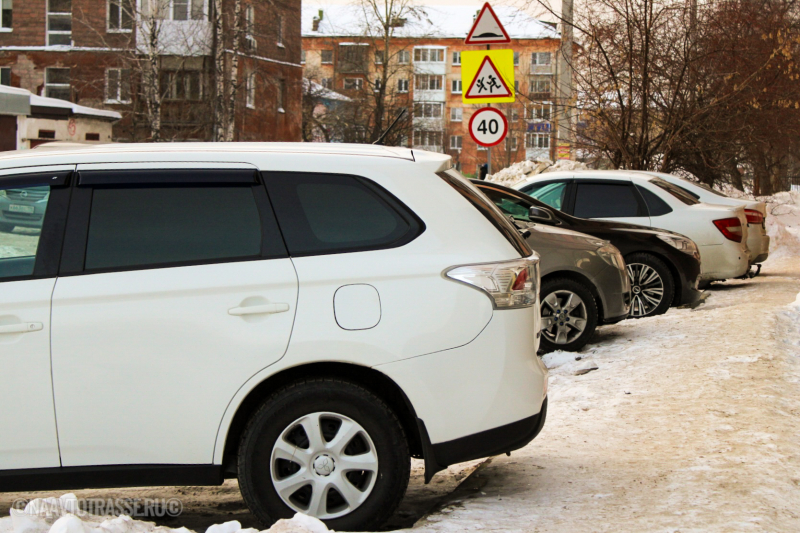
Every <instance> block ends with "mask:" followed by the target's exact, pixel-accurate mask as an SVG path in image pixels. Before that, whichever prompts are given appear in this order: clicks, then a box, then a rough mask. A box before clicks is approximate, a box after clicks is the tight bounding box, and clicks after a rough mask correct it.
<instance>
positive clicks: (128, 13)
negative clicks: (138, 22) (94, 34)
mask: <svg viewBox="0 0 800 533" xmlns="http://www.w3.org/2000/svg"><path fill="white" fill-rule="evenodd" d="M132 30H133V12H132V10H131V7H130V4H129V3H128V2H127V0H108V31H114V32H116V31H120V32H122V31H132Z"/></svg>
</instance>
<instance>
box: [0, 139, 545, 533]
mask: <svg viewBox="0 0 800 533" xmlns="http://www.w3.org/2000/svg"><path fill="white" fill-rule="evenodd" d="M450 167H451V162H450V158H449V157H447V156H444V155H441V154H432V153H427V152H419V151H413V152H412V151H411V150H408V149H399V148H385V147H379V146H376V147H372V146H348V145H330V144H327V145H324V144H319V145H312V144H225V145H215V144H185V145H178V144H160V145H152V144H150V145H113V146H112V145H109V146H96V147H89V148H78V149H64V150H58V149H53V150H47V151H41V152H40V151H36V150H34V151H28V152H17V153H13V154H10V155H7V156H3V157H0V198H2V200H3V203H2V206H3V210H4V213H3V215H4V216H5V220H6V221H13V222H8V224H12V223H13V226H12V227H11V228H9V227H5V228H0V365H2V366H1V367H0V405H3V406H5V408H4V409H2V410H0V427H3V428H5V430H4V431H2V432H0V490H3V491H20V490H51V489H52V490H55V489H77V488H88V487H121V486H136V485H148V486H149V485H204V484H205V485H216V484H220V483H222V481H223V479H224V478H229V477H238V480H239V484H240V486H241V490H242V494H243V496H244V498H245V500H246V501H247V503H248V505H249V506H250V508H251V509H252V511H253V513H254V514H255V515H256V516H257V517H258V518H259V519H260V520H261V521H263V522H264V523H269V522H271V521H273V520H275V519H278V518H282V517H288V516H291V515H292V514H294V512H296V511H300V512H304V513H306V514H309V515H313V516H316V517H318V518H320V519H323V520H325V521H326V522H327V523H328V524H329V525H330V526H331V527H332V528H335V529H338V530H342V529H344V530H350V529H359V528H363V529H371V528H376V527H378V526H379V525H380V523H381V522H383V521H384V520H386V519H387V518H388V517H389V516H390V515H391V514H392V513H393V512H394V510H395V509H396V507H397V505H398V503H399V501H400V500H401V499H402V497H403V494H404V492H405V489H406V486H407V484H408V477H409V468H410V461H409V457H410V456H413V457H420V458H424V460H425V469H426V472H425V475H426V481H428V480H430V478H431V477H432V476H433V475H434V474H435V473H436V472H437V471H439V470H441V469H443V468H445V467H447V466H448V465H450V464H453V463H457V462H461V461H466V460H470V459H476V458H479V457H485V456H490V455H494V454H498V453H503V452H507V451H511V450H515V449H518V448H520V447H522V446H524V445H525V444H527V443H528V442H530V441H531V440H532V439H533V438H534V437H535V436H536V435H537V434H538V432H539V431H540V430H541V428H542V425H543V424H544V420H545V415H546V408H547V400H546V394H547V371H546V369H545V367H544V366H543V365H542V363H541V362H540V361H539V359H538V358H537V357H536V351H537V348H538V338H537V337H538V335H539V316H538V309H539V306H538V305H537V302H538V284H539V273H538V258H537V257H536V256H535V255H534V254H533V252H532V251H531V250H530V248H529V247H528V246H527V244H526V243H525V241H524V240H523V239H522V238H521V236H520V235H519V233H518V232H517V231H516V230H515V229H514V227H513V226H511V224H510V223H509V222H508V221H507V220H506V219H505V218H504V217H503V215H502V214H501V213H500V212H499V211H498V210H497V209H496V207H495V206H494V204H492V203H491V202H490V201H489V200H488V199H487V198H486V197H485V196H483V194H482V193H480V192H479V191H478V190H477V189H476V188H475V187H473V186H472V185H471V184H469V183H468V182H467V181H465V180H464V179H463V178H462V177H461V176H460V175H458V173H457V172H455V171H454V170H451V169H450Z"/></svg>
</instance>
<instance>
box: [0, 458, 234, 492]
mask: <svg viewBox="0 0 800 533" xmlns="http://www.w3.org/2000/svg"><path fill="white" fill-rule="evenodd" d="M223 481H224V479H223V475H222V466H220V465H106V466H68V467H56V468H25V469H19V470H0V492H17V491H38V490H66V489H70V490H80V489H110V488H119V487H150V486H153V487H158V486H181V485H182V486H214V485H222V482H223Z"/></svg>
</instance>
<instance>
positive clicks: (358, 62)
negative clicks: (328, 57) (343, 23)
mask: <svg viewBox="0 0 800 533" xmlns="http://www.w3.org/2000/svg"><path fill="white" fill-rule="evenodd" d="M368 53H369V47H368V46H366V45H363V44H358V43H341V44H339V55H338V57H337V58H336V66H337V68H338V69H339V71H340V72H346V73H356V72H357V73H364V74H366V73H367V70H368V67H367V63H368V62H369V60H368Z"/></svg>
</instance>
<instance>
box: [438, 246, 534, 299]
mask: <svg viewBox="0 0 800 533" xmlns="http://www.w3.org/2000/svg"><path fill="white" fill-rule="evenodd" d="M444 275H445V277H447V278H450V279H452V280H455V281H459V282H461V283H465V284H467V285H469V286H470V287H474V288H476V289H479V290H481V291H483V292H485V293H486V294H487V295H489V297H490V298H491V299H492V304H493V305H494V308H495V309H520V308H523V307H530V306H532V305H535V304H536V303H537V301H538V299H539V256H537V255H536V254H534V255H531V256H529V257H526V258H524V259H514V260H511V261H499V262H497V263H480V264H476V265H462V266H456V267H452V268H450V269H448V270H446V271H445V273H444Z"/></svg>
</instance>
